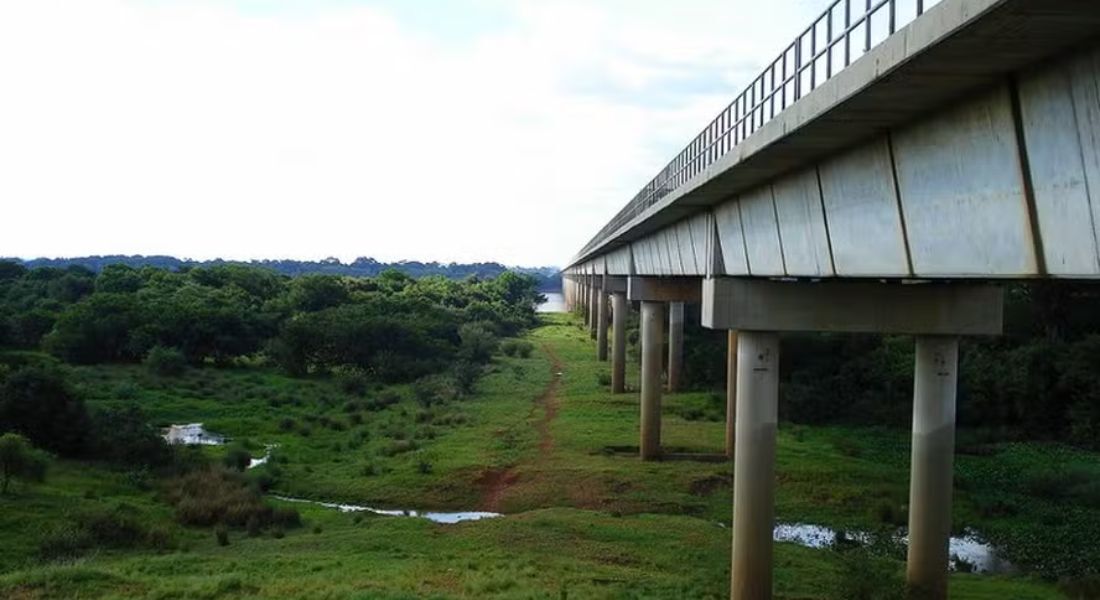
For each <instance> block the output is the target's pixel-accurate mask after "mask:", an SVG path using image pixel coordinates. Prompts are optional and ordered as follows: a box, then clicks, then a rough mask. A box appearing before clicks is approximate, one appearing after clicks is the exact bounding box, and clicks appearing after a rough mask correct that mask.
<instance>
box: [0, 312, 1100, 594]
mask: <svg viewBox="0 0 1100 600" xmlns="http://www.w3.org/2000/svg"><path fill="white" fill-rule="evenodd" d="M527 337H528V339H529V340H530V341H532V342H533V343H534V344H535V346H536V352H534V353H533V354H532V355H531V357H530V358H516V357H504V356H501V357H498V358H496V359H495V360H494V362H493V364H492V365H491V366H490V367H489V368H488V372H487V374H486V375H485V377H484V378H483V379H482V380H481V381H480V382H479V384H478V387H477V392H476V394H474V395H473V397H471V398H469V399H467V400H463V401H460V402H455V403H451V404H448V405H445V406H434V407H431V408H429V409H424V408H422V407H420V406H419V405H418V404H416V402H414V401H413V399H412V394H411V392H410V390H408V389H405V388H402V387H395V388H386V389H382V388H373V387H372V388H369V389H367V390H366V391H365V392H362V393H360V391H359V390H357V389H352V390H350V391H349V389H348V388H349V386H347V385H345V384H343V382H341V381H340V380H337V379H308V380H297V379H291V378H286V377H283V376H281V375H278V374H275V373H273V372H269V371H266V370H263V369H261V368H258V367H256V368H238V369H224V370H215V369H202V370H193V371H191V372H189V373H188V374H186V375H184V376H182V377H180V378H176V379H161V378H158V377H154V376H151V375H149V374H147V373H146V372H145V371H144V370H142V369H141V368H138V367H95V368H81V369H79V370H78V376H79V380H80V381H81V385H82V387H83V388H84V391H85V394H86V396H87V397H89V398H90V400H89V403H90V404H91V405H93V406H97V405H98V406H111V405H115V406H120V405H125V404H128V403H138V404H140V405H141V406H142V407H143V409H144V410H145V411H146V413H147V414H148V415H149V416H150V417H151V418H152V419H154V420H155V421H156V422H157V423H158V424H162V425H166V424H170V423H186V422H195V421H199V422H203V423H205V424H206V426H207V427H208V428H209V429H210V430H212V431H216V432H218V433H223V434H226V435H229V436H232V437H233V438H234V439H235V440H237V441H239V442H242V443H245V444H246V445H248V446H249V447H250V448H252V449H253V452H254V454H255V455H256V456H259V455H260V454H262V453H263V448H264V446H265V445H267V444H276V445H277V447H276V448H275V450H274V451H273V457H272V460H271V463H270V464H271V467H270V468H271V469H272V471H273V474H274V475H276V476H277V477H276V483H275V488H274V491H277V492H278V493H279V494H282V495H289V496H296V497H302V498H310V499H315V500H324V501H338V502H345V503H359V504H369V505H372V506H378V507H383V508H409V509H438V510H492V511H498V512H503V513H506V515H507V516H505V517H503V518H499V519H490V520H484V521H478V522H468V523H461V524H457V525H440V524H434V523H431V522H428V521H426V520H421V519H411V518H393V517H376V516H368V515H363V514H359V513H356V514H345V513H340V512H338V511H335V510H331V509H325V508H322V507H314V506H309V505H302V504H294V505H293V506H294V507H296V508H298V509H299V510H300V511H302V515H303V519H304V521H305V524H304V526H302V527H300V528H295V529H290V530H288V531H287V532H286V535H285V537H281V538H276V537H274V536H273V535H270V534H269V533H265V534H263V535H260V536H257V537H250V536H248V535H246V533H245V532H244V531H237V530H233V531H230V532H229V544H228V545H226V546H221V545H219V544H218V543H217V541H216V539H215V536H214V535H213V533H212V530H211V529H207V528H186V527H182V526H179V525H176V524H175V522H174V520H173V518H172V514H173V513H172V509H171V508H170V507H169V506H167V505H166V504H165V503H164V502H163V501H162V499H161V497H162V494H161V492H160V489H159V482H157V481H155V480H153V481H150V480H149V478H148V477H147V476H145V475H143V474H142V473H132V472H131V473H128V472H117V471H111V470H108V469H106V468H104V467H102V466H100V465H95V464H84V463H80V462H75V461H64V462H59V463H56V464H55V465H54V468H53V470H52V472H51V476H50V478H49V479H48V481H47V483H45V484H43V485H39V486H35V487H31V488H20V489H17V490H16V493H15V494H14V495H12V496H10V497H6V498H0V532H3V534H4V543H3V544H0V597H5V598H8V597H11V598H70V597H80V598H116V597H150V598H253V597H263V598H420V597H428V598H486V597H489V598H493V597H496V598H720V597H725V595H726V594H728V577H729V546H730V540H729V535H730V534H729V529H728V524H729V520H730V512H731V505H730V481H731V477H730V466H729V464H728V463H708V462H697V461H689V460H678V461H666V462H656V463H642V462H640V461H639V460H637V458H636V457H635V456H634V455H633V453H631V452H630V451H629V449H630V448H631V447H634V446H636V444H637V427H638V425H637V421H638V415H637V413H638V410H637V397H636V394H629V393H628V394H624V395H621V396H612V395H610V394H609V393H607V392H606V386H604V385H601V384H600V383H599V379H600V375H601V373H606V371H607V369H608V366H607V364H606V363H598V362H596V361H595V360H594V358H595V352H594V349H593V344H592V343H591V342H590V341H589V339H588V335H587V332H585V331H583V330H582V329H581V328H580V327H578V326H577V324H576V323H575V321H573V320H572V318H570V317H567V316H564V315H553V316H548V317H547V318H546V321H545V323H544V325H543V326H542V327H539V328H537V329H536V330H534V331H533V332H531V333H530V334H529V335H528V336H527ZM628 372H629V373H632V374H633V375H635V376H636V372H637V368H636V367H635V368H631V369H628ZM630 383H634V382H633V381H630ZM723 404H724V400H723V399H722V398H720V397H717V396H714V395H713V394H708V393H685V394H675V395H668V396H666V398H665V406H664V415H665V416H664V427H663V443H664V445H665V446H666V447H667V448H672V449H676V450H679V451H683V452H697V453H717V452H721V450H722V444H723V423H722V422H721V420H720V419H721V413H722V410H721V409H722V405H723ZM960 449H961V450H962V451H963V452H961V453H960V455H959V457H958V460H957V463H958V474H957V486H956V487H957V493H956V510H955V521H956V529H958V530H959V531H961V530H962V529H964V528H967V527H971V528H975V529H977V530H978V531H980V532H982V533H983V534H984V535H986V536H987V537H989V538H990V539H991V540H992V541H994V542H997V543H999V544H1001V545H1003V546H1004V550H1005V551H1006V554H1007V555H1008V556H1009V558H1010V559H1013V560H1015V561H1017V562H1019V563H1021V564H1034V565H1039V566H1042V564H1043V563H1042V561H1055V562H1056V563H1057V565H1056V566H1058V567H1059V568H1061V569H1063V570H1065V571H1067V572H1070V573H1074V572H1078V571H1082V570H1083V569H1085V568H1087V565H1089V564H1096V562H1092V563H1090V562H1088V561H1092V560H1094V559H1096V560H1097V562H1100V558H1098V557H1097V554H1096V553H1097V552H1098V551H1097V550H1095V546H1096V544H1095V543H1094V541H1093V540H1095V539H1098V537H1097V536H1098V534H1100V506H1098V505H1096V504H1094V503H1092V500H1091V498H1092V497H1091V496H1090V495H1089V494H1090V493H1091V492H1089V490H1088V489H1086V488H1081V490H1080V491H1078V492H1073V493H1069V492H1067V493H1062V494H1057V493H1054V494H1051V493H1046V492H1045V491H1044V488H1042V486H1040V485H1039V483H1042V482H1043V481H1044V479H1043V477H1047V478H1048V479H1049V478H1050V474H1051V473H1053V474H1055V475H1057V474H1067V475H1066V476H1067V477H1069V476H1071V475H1073V474H1077V473H1081V472H1083V471H1088V470H1089V469H1092V471H1089V472H1090V473H1092V474H1093V475H1095V474H1096V471H1095V469H1096V468H1097V467H1096V464H1097V461H1096V456H1095V455H1092V454H1087V453H1083V452H1080V451H1075V450H1072V449H1069V448H1066V447H1062V446H1053V445H1039V444H1013V445H990V444H977V443H974V442H972V441H969V440H967V438H966V436H965V435H964V436H961V438H960ZM205 451H206V452H208V453H210V454H212V455H216V454H217V453H219V452H220V451H221V450H220V449H218V448H209V449H206V450H205ZM262 468H266V467H262ZM778 478H779V486H778V491H777V494H778V495H777V513H776V514H777V518H778V519H779V520H781V521H786V522H806V523H816V524H821V525H827V526H831V527H835V528H852V529H859V530H864V531H872V530H876V529H879V528H882V527H891V526H893V524H894V523H897V522H901V523H903V522H904V503H905V500H906V495H907V485H908V446H907V435H906V432H903V431H894V430H877V429H852V428H840V427H806V426H786V425H785V426H783V427H781V429H780V439H779V455H778ZM1037 482H1038V483H1037ZM1055 484H1057V478H1055ZM1048 487H1049V486H1048ZM1075 489H1076V488H1075ZM120 504H121V505H124V507H125V510H128V511H131V512H132V513H133V514H136V515H139V516H140V519H141V520H143V521H144V522H147V523H149V524H150V526H152V527H157V528H160V529H161V530H163V531H164V532H165V533H166V535H169V536H171V537H172V538H173V539H175V540H176V543H175V544H174V548H170V549H151V548H146V549H122V550H111V549H103V550H99V551H97V552H93V553H90V554H86V555H85V556H83V557H81V558H78V559H75V560H67V561H64V562H52V563H51V562H43V561H42V560H40V559H39V558H37V548H38V547H39V544H40V543H41V539H42V537H43V535H45V534H47V533H48V532H50V531H52V530H54V529H56V528H57V527H58V526H59V525H60V524H62V523H64V522H65V521H66V519H70V518H72V515H76V514H79V513H80V512H81V511H87V510H92V509H96V508H100V509H102V508H104V507H107V508H110V509H112V510H114V509H118V507H119V505H120ZM1071 544H1077V546H1076V547H1074V546H1072V545H1071ZM1090 549H1091V550H1090ZM1090 552H1091V553H1090ZM860 560H862V561H864V563H860V564H855V563H854V562H853V559H852V558H851V557H850V556H847V555H845V554H844V553H840V552H836V551H833V550H811V549H807V548H802V547H799V546H797V545H793V544H777V547H776V590H777V595H778V596H779V597H782V598H804V599H812V598H834V597H844V595H845V594H850V590H851V589H852V588H851V587H850V586H851V585H852V584H853V580H859V579H861V578H862V579H866V578H867V577H868V575H867V574H868V573H871V574H874V573H878V574H883V576H891V577H895V578H897V577H900V574H901V572H902V571H903V569H904V564H903V562H902V561H901V560H899V559H898V558H897V557H896V556H895V557H890V556H889V555H886V556H864V555H862V553H861V556H860ZM1073 561H1080V562H1081V564H1082V565H1085V566H1080V565H1075V564H1072V563H1073ZM1067 563H1071V564H1068V566H1067ZM868 565H870V566H868ZM867 569H870V570H869V571H868V570H867ZM846 586H848V587H846ZM951 593H952V597H953V598H974V599H984V598H989V599H994V598H998V599H1000V598H1024V599H1028V598H1033V599H1041V598H1063V597H1065V596H1064V595H1063V594H1062V593H1060V592H1059V591H1058V589H1057V587H1056V586H1055V585H1054V584H1053V583H1047V582H1044V581H1042V580H1040V579H1039V578H1038V577H1036V576H1034V575H1028V574H1020V575H1015V576H1012V577H1008V576H990V575H974V574H965V573H957V574H953V575H952V577H951Z"/></svg>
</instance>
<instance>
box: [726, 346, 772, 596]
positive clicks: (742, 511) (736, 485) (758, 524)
mask: <svg viewBox="0 0 1100 600" xmlns="http://www.w3.org/2000/svg"><path fill="white" fill-rule="evenodd" d="M737 344H738V352H737V357H738V360H737V375H738V378H737V381H738V387H737V442H736V443H737V449H736V452H735V458H734V460H735V462H734V469H733V555H732V560H733V565H732V569H731V572H730V591H731V593H730V598H732V600H757V599H759V598H771V597H772V529H773V527H774V526H775V524H774V521H775V437H776V425H777V422H778V403H779V335H778V334H776V333H764V332H758V331H743V332H741V334H740V335H739V336H738V338H737Z"/></svg>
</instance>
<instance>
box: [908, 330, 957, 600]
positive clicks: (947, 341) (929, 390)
mask: <svg viewBox="0 0 1100 600" xmlns="http://www.w3.org/2000/svg"><path fill="white" fill-rule="evenodd" d="M916 346H917V347H916V367H915V372H914V378H913V454H912V463H911V466H910V480H909V556H908V561H907V564H906V579H907V581H908V583H909V587H910V588H911V589H913V590H914V591H915V592H916V594H917V595H918V596H917V597H920V598H934V599H940V598H946V597H947V567H948V560H949V555H948V542H949V539H950V537H951V494H952V489H951V487H952V478H953V467H954V464H953V463H954V453H955V395H956V391H957V386H958V359H959V341H958V338H955V337H948V336H918V337H917V344H916Z"/></svg>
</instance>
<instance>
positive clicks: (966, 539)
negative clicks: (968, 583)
mask: <svg viewBox="0 0 1100 600" xmlns="http://www.w3.org/2000/svg"><path fill="white" fill-rule="evenodd" d="M844 536H845V538H846V539H847V540H849V541H852V542H855V543H859V544H869V543H871V541H872V537H873V536H872V535H871V534H869V533H865V532H859V531H856V532H845V533H844ZM772 539H774V540H775V541H777V542H791V543H794V544H798V545H800V546H806V547H807V548H828V547H829V546H832V545H833V544H835V543H836V541H837V532H836V531H835V530H833V529H829V528H828V527H823V526H821V525H809V524H806V523H780V524H779V525H776V527H775V530H774V532H773V533H772ZM894 540H895V541H897V542H899V543H901V544H907V543H908V541H909V539H908V536H906V535H905V533H904V532H903V531H899V532H898V533H897V534H896V537H895V538H894ZM948 553H949V555H950V557H951V562H950V567H951V569H952V570H958V567H959V564H960V563H959V561H960V560H962V561H966V563H968V564H969V565H971V567H972V568H973V571H974V572H975V573H1009V572H1012V571H1014V570H1015V568H1014V567H1013V566H1012V564H1011V563H1009V562H1008V561H1007V560H1005V559H1004V558H1002V557H1001V556H1000V554H999V553H998V552H997V549H996V548H994V547H993V546H992V545H990V544H988V543H987V542H985V541H984V540H982V539H981V537H980V536H979V535H978V533H977V532H975V531H971V530H966V531H964V532H963V535H961V536H952V537H951V541H950V544H949V550H948Z"/></svg>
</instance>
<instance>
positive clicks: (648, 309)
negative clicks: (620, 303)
mask: <svg viewBox="0 0 1100 600" xmlns="http://www.w3.org/2000/svg"><path fill="white" fill-rule="evenodd" d="M664 309H665V304H664V303H663V302H652V301H643V302H642V313H641V321H642V322H641V326H642V327H641V329H642V331H641V336H642V378H641V379H642V385H641V388H642V390H641V392H642V393H641V405H642V416H641V436H640V443H639V448H640V451H641V457H642V460H655V459H657V458H659V457H660V456H661V362H662V361H661V354H662V353H661V338H662V337H663V336H662V333H663V331H662V330H663V329H664V312H665V310H664Z"/></svg>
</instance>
